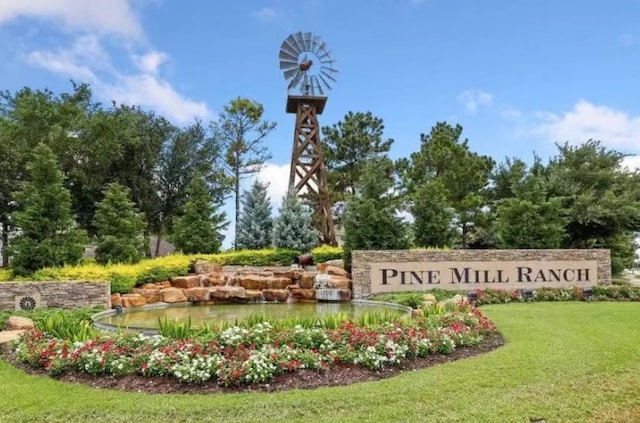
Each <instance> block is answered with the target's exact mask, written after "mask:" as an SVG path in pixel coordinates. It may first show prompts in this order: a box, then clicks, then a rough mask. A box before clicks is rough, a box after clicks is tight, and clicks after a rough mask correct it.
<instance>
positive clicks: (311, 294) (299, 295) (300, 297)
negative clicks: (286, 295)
mask: <svg viewBox="0 0 640 423" xmlns="http://www.w3.org/2000/svg"><path fill="white" fill-rule="evenodd" d="M289 291H290V292H291V297H292V298H293V299H294V300H296V301H312V300H315V299H316V291H315V289H303V288H291V289H290V290H289Z"/></svg>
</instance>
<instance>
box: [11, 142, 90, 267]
mask: <svg viewBox="0 0 640 423" xmlns="http://www.w3.org/2000/svg"><path fill="white" fill-rule="evenodd" d="M26 169H27V177H28V180H27V182H26V183H25V184H24V186H23V189H22V190H21V191H19V192H16V193H14V198H15V200H16V201H17V203H18V211H16V212H14V213H13V214H12V220H13V222H14V223H15V225H16V226H17V227H18V228H19V230H20V235H18V236H17V237H16V238H15V239H13V241H12V243H11V252H12V255H13V257H12V267H13V270H14V272H15V273H16V274H17V275H28V274H30V273H32V272H34V271H36V270H38V269H41V268H43V267H55V266H62V265H65V264H76V263H77V262H78V261H79V260H80V258H81V257H82V254H83V253H84V247H85V245H86V243H87V242H88V238H87V234H86V232H85V231H84V230H81V229H77V227H76V223H75V221H74V219H73V216H72V214H71V194H70V193H69V191H68V190H67V189H65V188H64V179H65V177H64V175H63V173H62V172H61V171H60V168H59V166H58V163H57V161H56V158H55V156H54V155H53V152H52V151H51V149H50V148H49V147H47V146H46V145H45V144H39V145H38V146H37V147H36V148H35V149H34V150H33V153H32V154H31V158H30V160H29V161H28V163H27V166H26Z"/></svg>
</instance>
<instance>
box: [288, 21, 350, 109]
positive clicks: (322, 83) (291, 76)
mask: <svg viewBox="0 0 640 423" xmlns="http://www.w3.org/2000/svg"><path fill="white" fill-rule="evenodd" d="M279 58H280V69H282V71H283V72H284V78H285V80H287V81H289V84H288V86H287V90H293V89H296V88H300V91H301V93H302V95H307V96H316V95H320V96H324V95H325V92H327V91H329V90H331V84H332V83H334V82H336V79H335V75H336V74H337V73H338V70H337V69H335V67H334V63H335V60H333V59H331V51H330V50H328V49H327V43H325V42H324V41H322V39H321V38H320V37H318V36H315V35H313V34H312V33H311V32H296V33H295V34H291V35H289V36H288V37H287V38H286V39H285V40H284V41H283V42H282V45H281V46H280V55H279Z"/></svg>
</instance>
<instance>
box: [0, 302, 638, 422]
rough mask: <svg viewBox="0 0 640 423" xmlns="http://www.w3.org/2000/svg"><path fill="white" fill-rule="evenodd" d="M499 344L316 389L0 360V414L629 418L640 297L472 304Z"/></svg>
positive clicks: (4, 418)
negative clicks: (193, 383)
mask: <svg viewBox="0 0 640 423" xmlns="http://www.w3.org/2000/svg"><path fill="white" fill-rule="evenodd" d="M483 311H484V312H485V313H486V314H487V315H488V316H489V317H490V318H491V319H493V320H494V321H495V322H496V324H497V325H498V327H499V328H500V330H501V331H502V333H503V334H504V335H505V337H506V340H507V344H506V345H505V346H504V347H502V348H500V349H498V350H496V351H493V352H491V353H489V354H486V355H483V356H480V357H476V358H473V359H468V360H462V361H458V362H455V363H449V364H445V365H440V366H437V367H433V368H429V369H425V370H420V371H415V372H409V373H405V374H403V375H401V376H398V377H395V378H392V379H387V380H383V381H379V382H370V383H363V384H356V385H351V386H347V387H337V388H326V389H319V390H315V391H289V392H281V393H276V394H234V395H214V396H213V395H212V396H191V395H144V394H134V393H121V392H114V391H105V390H95V389H91V388H87V387H84V386H73V385H68V384H63V383H60V382H56V381H53V380H50V379H47V378H42V377H32V376H27V375H25V374H24V373H22V372H21V371H18V370H16V369H14V368H13V367H11V366H10V365H8V364H7V363H6V362H3V361H0V422H3V423H8V422H43V421H46V422H71V421H73V422H75V421H78V422H80V421H83V422H85V421H86V422H93V421H102V422H127V423H134V422H145V423H151V422H156V421H157V422H172V423H174V422H207V421H220V422H225V423H227V422H236V421H237V422H257V421H268V422H297V421H311V422H314V423H318V422H351V421H353V422H372V421H384V422H389V421H407V422H501V423H502V422H508V423H511V422H529V421H530V419H533V418H544V419H546V421H547V422H548V423H551V422H581V423H582V422H598V423H600V422H631V421H640V382H639V381H640V328H639V326H640V304H638V303H584V302H580V303H578V302H559V303H531V304H522V303H520V304H509V305H495V306H487V307H483Z"/></svg>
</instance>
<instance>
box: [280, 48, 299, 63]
mask: <svg viewBox="0 0 640 423" xmlns="http://www.w3.org/2000/svg"><path fill="white" fill-rule="evenodd" d="M280 58H281V59H282V58H288V59H291V60H298V53H296V52H295V50H293V49H292V48H291V47H289V46H288V45H285V44H283V45H282V48H281V49H280Z"/></svg>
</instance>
